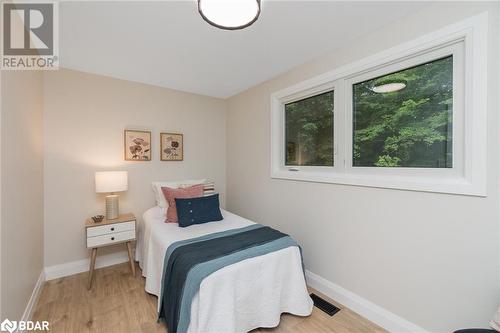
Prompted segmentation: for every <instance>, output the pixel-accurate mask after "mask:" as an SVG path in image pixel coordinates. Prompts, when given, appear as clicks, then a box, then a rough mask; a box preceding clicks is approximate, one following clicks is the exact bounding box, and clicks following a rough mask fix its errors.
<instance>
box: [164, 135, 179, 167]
mask: <svg viewBox="0 0 500 333" xmlns="http://www.w3.org/2000/svg"><path fill="white" fill-rule="evenodd" d="M160 159H161V160H162V161H182V160H183V159H184V143H183V137H182V134H177V133H160Z"/></svg>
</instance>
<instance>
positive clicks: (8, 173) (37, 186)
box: [0, 71, 43, 320]
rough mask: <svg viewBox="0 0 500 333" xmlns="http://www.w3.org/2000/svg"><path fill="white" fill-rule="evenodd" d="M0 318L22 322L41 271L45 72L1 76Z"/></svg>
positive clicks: (13, 72)
mask: <svg viewBox="0 0 500 333" xmlns="http://www.w3.org/2000/svg"><path fill="white" fill-rule="evenodd" d="M1 80H2V82H1V86H2V90H1V140H0V141H1V152H2V154H1V167H0V169H1V184H2V187H1V229H2V232H1V290H2V294H1V310H2V312H1V316H0V317H1V320H3V319H4V318H9V319H11V320H19V319H21V316H22V314H23V312H24V310H25V308H26V304H27V303H28V300H29V298H30V296H31V293H32V292H33V288H34V287H35V284H36V282H37V280H38V278H39V276H40V273H41V272H42V269H43V151H42V147H43V144H42V142H43V137H42V133H43V132H42V130H43V124H42V103H43V102H42V73H41V72H31V71H16V72H15V71H5V72H2V75H1Z"/></svg>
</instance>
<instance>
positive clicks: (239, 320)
mask: <svg viewBox="0 0 500 333" xmlns="http://www.w3.org/2000/svg"><path fill="white" fill-rule="evenodd" d="M222 215H223V216H224V220H222V221H218V222H211V223H205V224H200V225H194V226H190V227H187V228H180V227H178V225H177V224H175V223H164V222H163V221H164V219H165V209H164V208H160V207H154V208H151V209H149V210H148V211H146V212H145V213H144V215H143V218H144V222H143V223H142V224H141V225H139V237H138V241H137V246H136V259H137V260H138V261H139V265H140V266H141V268H142V275H143V276H144V277H146V287H145V289H146V291H147V292H149V293H151V294H154V295H156V296H159V294H160V291H161V275H162V272H163V261H164V255H165V251H166V249H167V248H168V246H169V245H170V244H172V243H173V242H176V241H179V240H183V239H189V238H193V237H198V236H202V235H206V234H210V233H214V232H219V231H224V230H229V229H235V228H241V227H245V226H247V225H250V224H253V222H251V221H249V220H247V219H244V218H242V217H240V216H238V215H235V214H232V213H230V212H228V211H224V210H223V211H222ZM312 306H313V304H312V301H311V298H310V297H309V295H308V292H307V288H306V283H305V279H304V275H303V273H302V266H301V259H300V253H299V250H298V248H296V247H290V248H286V249H283V250H280V251H277V252H273V253H269V254H266V255H263V256H259V257H255V258H250V259H246V260H243V261H241V262H238V263H235V264H233V265H230V266H227V267H225V268H223V269H220V270H218V271H216V272H215V273H213V274H211V275H209V276H208V277H207V278H205V279H204V280H203V281H202V283H201V286H200V290H199V292H198V293H197V294H196V296H195V297H194V299H193V302H192V305H191V321H190V325H189V329H188V332H189V333H212V332H213V333H237V332H248V331H250V330H252V329H255V328H257V327H275V326H277V325H278V324H279V320H280V315H281V313H283V312H288V313H292V314H295V315H299V316H308V315H310V314H311V311H312Z"/></svg>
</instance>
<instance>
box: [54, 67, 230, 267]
mask: <svg viewBox="0 0 500 333" xmlns="http://www.w3.org/2000/svg"><path fill="white" fill-rule="evenodd" d="M225 118H226V103H225V102H224V101H223V100H220V99H216V98H210V97H204V96H200V95H194V94H188V93H182V92H178V91H174V90H169V89H164V88H159V87H154V86H149V85H145V84H139V83H133V82H129V81H123V80H117V79H112V78H108V77H103V76H97V75H93V74H85V73H82V72H76V71H70V70H59V71H53V72H46V73H45V74H44V130H45V137H44V138H45V145H44V149H45V169H44V180H45V245H46V246H45V266H52V265H57V264H63V263H68V262H71V261H75V260H80V259H86V258H88V251H87V249H86V247H85V234H84V229H83V223H84V220H85V218H86V217H89V216H91V215H95V214H98V213H101V214H102V213H103V212H104V196H103V195H98V194H96V193H95V192H94V172H95V171H99V170H127V171H128V172H129V190H128V191H127V192H123V193H121V194H120V210H121V212H128V211H130V212H133V213H135V214H136V216H138V217H141V216H142V214H143V213H144V211H145V210H147V209H148V208H150V207H153V206H154V205H155V201H154V197H153V192H152V189H151V182H152V181H154V180H174V179H186V178H202V177H208V178H210V179H213V180H214V181H215V182H216V187H217V189H218V191H220V192H221V195H222V199H224V193H225V173H226V171H225V168H226V167H225V164H226V158H225V155H226V151H225V146H226V134H225V131H226V125H225ZM126 128H128V129H139V130H148V131H151V132H152V141H153V144H152V151H153V156H152V161H150V162H125V161H124V160H123V130H124V129H126ZM160 132H176V133H183V134H184V161H183V162H161V161H159V136H160V134H159V133H160ZM120 249H121V250H122V248H121V247H118V248H114V249H111V251H117V250H120ZM105 252H106V251H102V253H105Z"/></svg>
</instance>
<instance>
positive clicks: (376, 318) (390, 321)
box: [306, 270, 429, 333]
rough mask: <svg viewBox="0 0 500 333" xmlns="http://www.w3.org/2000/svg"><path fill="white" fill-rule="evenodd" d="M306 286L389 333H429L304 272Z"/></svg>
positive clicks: (323, 279)
mask: <svg viewBox="0 0 500 333" xmlns="http://www.w3.org/2000/svg"><path fill="white" fill-rule="evenodd" d="M306 279H307V284H308V285H309V286H311V287H312V288H314V289H316V290H318V291H319V292H321V293H323V294H325V295H326V296H328V297H330V298H331V299H333V300H335V301H337V302H339V303H340V304H342V305H344V306H346V307H348V308H349V309H350V310H353V311H354V312H356V313H358V314H359V315H361V316H363V317H365V318H366V319H368V320H370V321H372V322H374V323H375V324H377V325H379V326H381V327H382V328H384V329H386V330H387V331H389V332H394V333H429V332H428V331H426V330H425V329H423V328H422V327H419V326H417V325H415V324H413V323H411V322H409V321H408V320H406V319H404V318H401V317H399V316H397V315H395V314H394V313H392V312H390V311H388V310H386V309H384V308H382V307H380V306H378V305H377V304H375V303H372V302H370V301H369V300H367V299H364V298H363V297H361V296H359V295H357V294H355V293H353V292H351V291H349V290H347V289H345V288H343V287H341V286H339V285H337V284H335V283H333V282H331V281H328V280H327V279H325V278H322V277H321V276H319V275H316V274H314V273H312V272H310V271H308V270H306Z"/></svg>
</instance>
